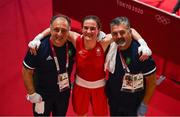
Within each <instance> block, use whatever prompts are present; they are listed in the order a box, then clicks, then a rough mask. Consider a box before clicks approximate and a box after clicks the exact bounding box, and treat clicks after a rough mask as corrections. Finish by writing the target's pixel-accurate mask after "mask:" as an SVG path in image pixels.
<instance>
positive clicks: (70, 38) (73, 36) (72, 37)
mask: <svg viewBox="0 0 180 117" xmlns="http://www.w3.org/2000/svg"><path fill="white" fill-rule="evenodd" d="M78 36H80V34H79V33H77V32H74V31H69V35H68V38H67V40H68V41H70V42H71V43H72V44H73V45H74V47H75V48H76V40H77V38H78Z"/></svg>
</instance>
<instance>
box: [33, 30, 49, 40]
mask: <svg viewBox="0 0 180 117" xmlns="http://www.w3.org/2000/svg"><path fill="white" fill-rule="evenodd" d="M48 35H50V28H47V29H45V30H44V31H43V32H41V33H39V34H38V35H37V36H36V37H35V38H34V40H41V39H43V38H44V37H46V36H48Z"/></svg>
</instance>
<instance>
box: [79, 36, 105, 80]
mask: <svg viewBox="0 0 180 117" xmlns="http://www.w3.org/2000/svg"><path fill="white" fill-rule="evenodd" d="M104 61H105V53H104V50H103V48H102V46H101V45H100V43H99V42H97V43H96V46H95V48H93V49H92V50H86V49H85V48H84V38H83V37H82V38H81V37H80V36H79V37H78V38H77V40H76V65H77V66H76V70H77V71H76V73H77V75H78V76H80V77H81V78H83V79H84V80H87V81H96V80H100V79H103V78H105V72H104Z"/></svg>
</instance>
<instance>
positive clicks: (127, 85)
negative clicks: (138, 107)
mask: <svg viewBox="0 0 180 117" xmlns="http://www.w3.org/2000/svg"><path fill="white" fill-rule="evenodd" d="M143 88H144V85H143V75H142V74H130V73H125V75H124V77H123V83H122V87H121V91H124V92H131V93H133V92H137V91H140V90H142V89H143Z"/></svg>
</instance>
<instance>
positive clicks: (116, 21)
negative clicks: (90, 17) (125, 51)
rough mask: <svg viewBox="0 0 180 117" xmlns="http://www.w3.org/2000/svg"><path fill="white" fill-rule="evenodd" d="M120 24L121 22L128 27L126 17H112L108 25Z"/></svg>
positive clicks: (128, 23)
mask: <svg viewBox="0 0 180 117" xmlns="http://www.w3.org/2000/svg"><path fill="white" fill-rule="evenodd" d="M120 24H123V25H125V26H127V28H128V29H130V22H129V20H128V18H127V17H116V18H114V19H113V20H112V21H111V23H110V27H112V26H114V25H120Z"/></svg>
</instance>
